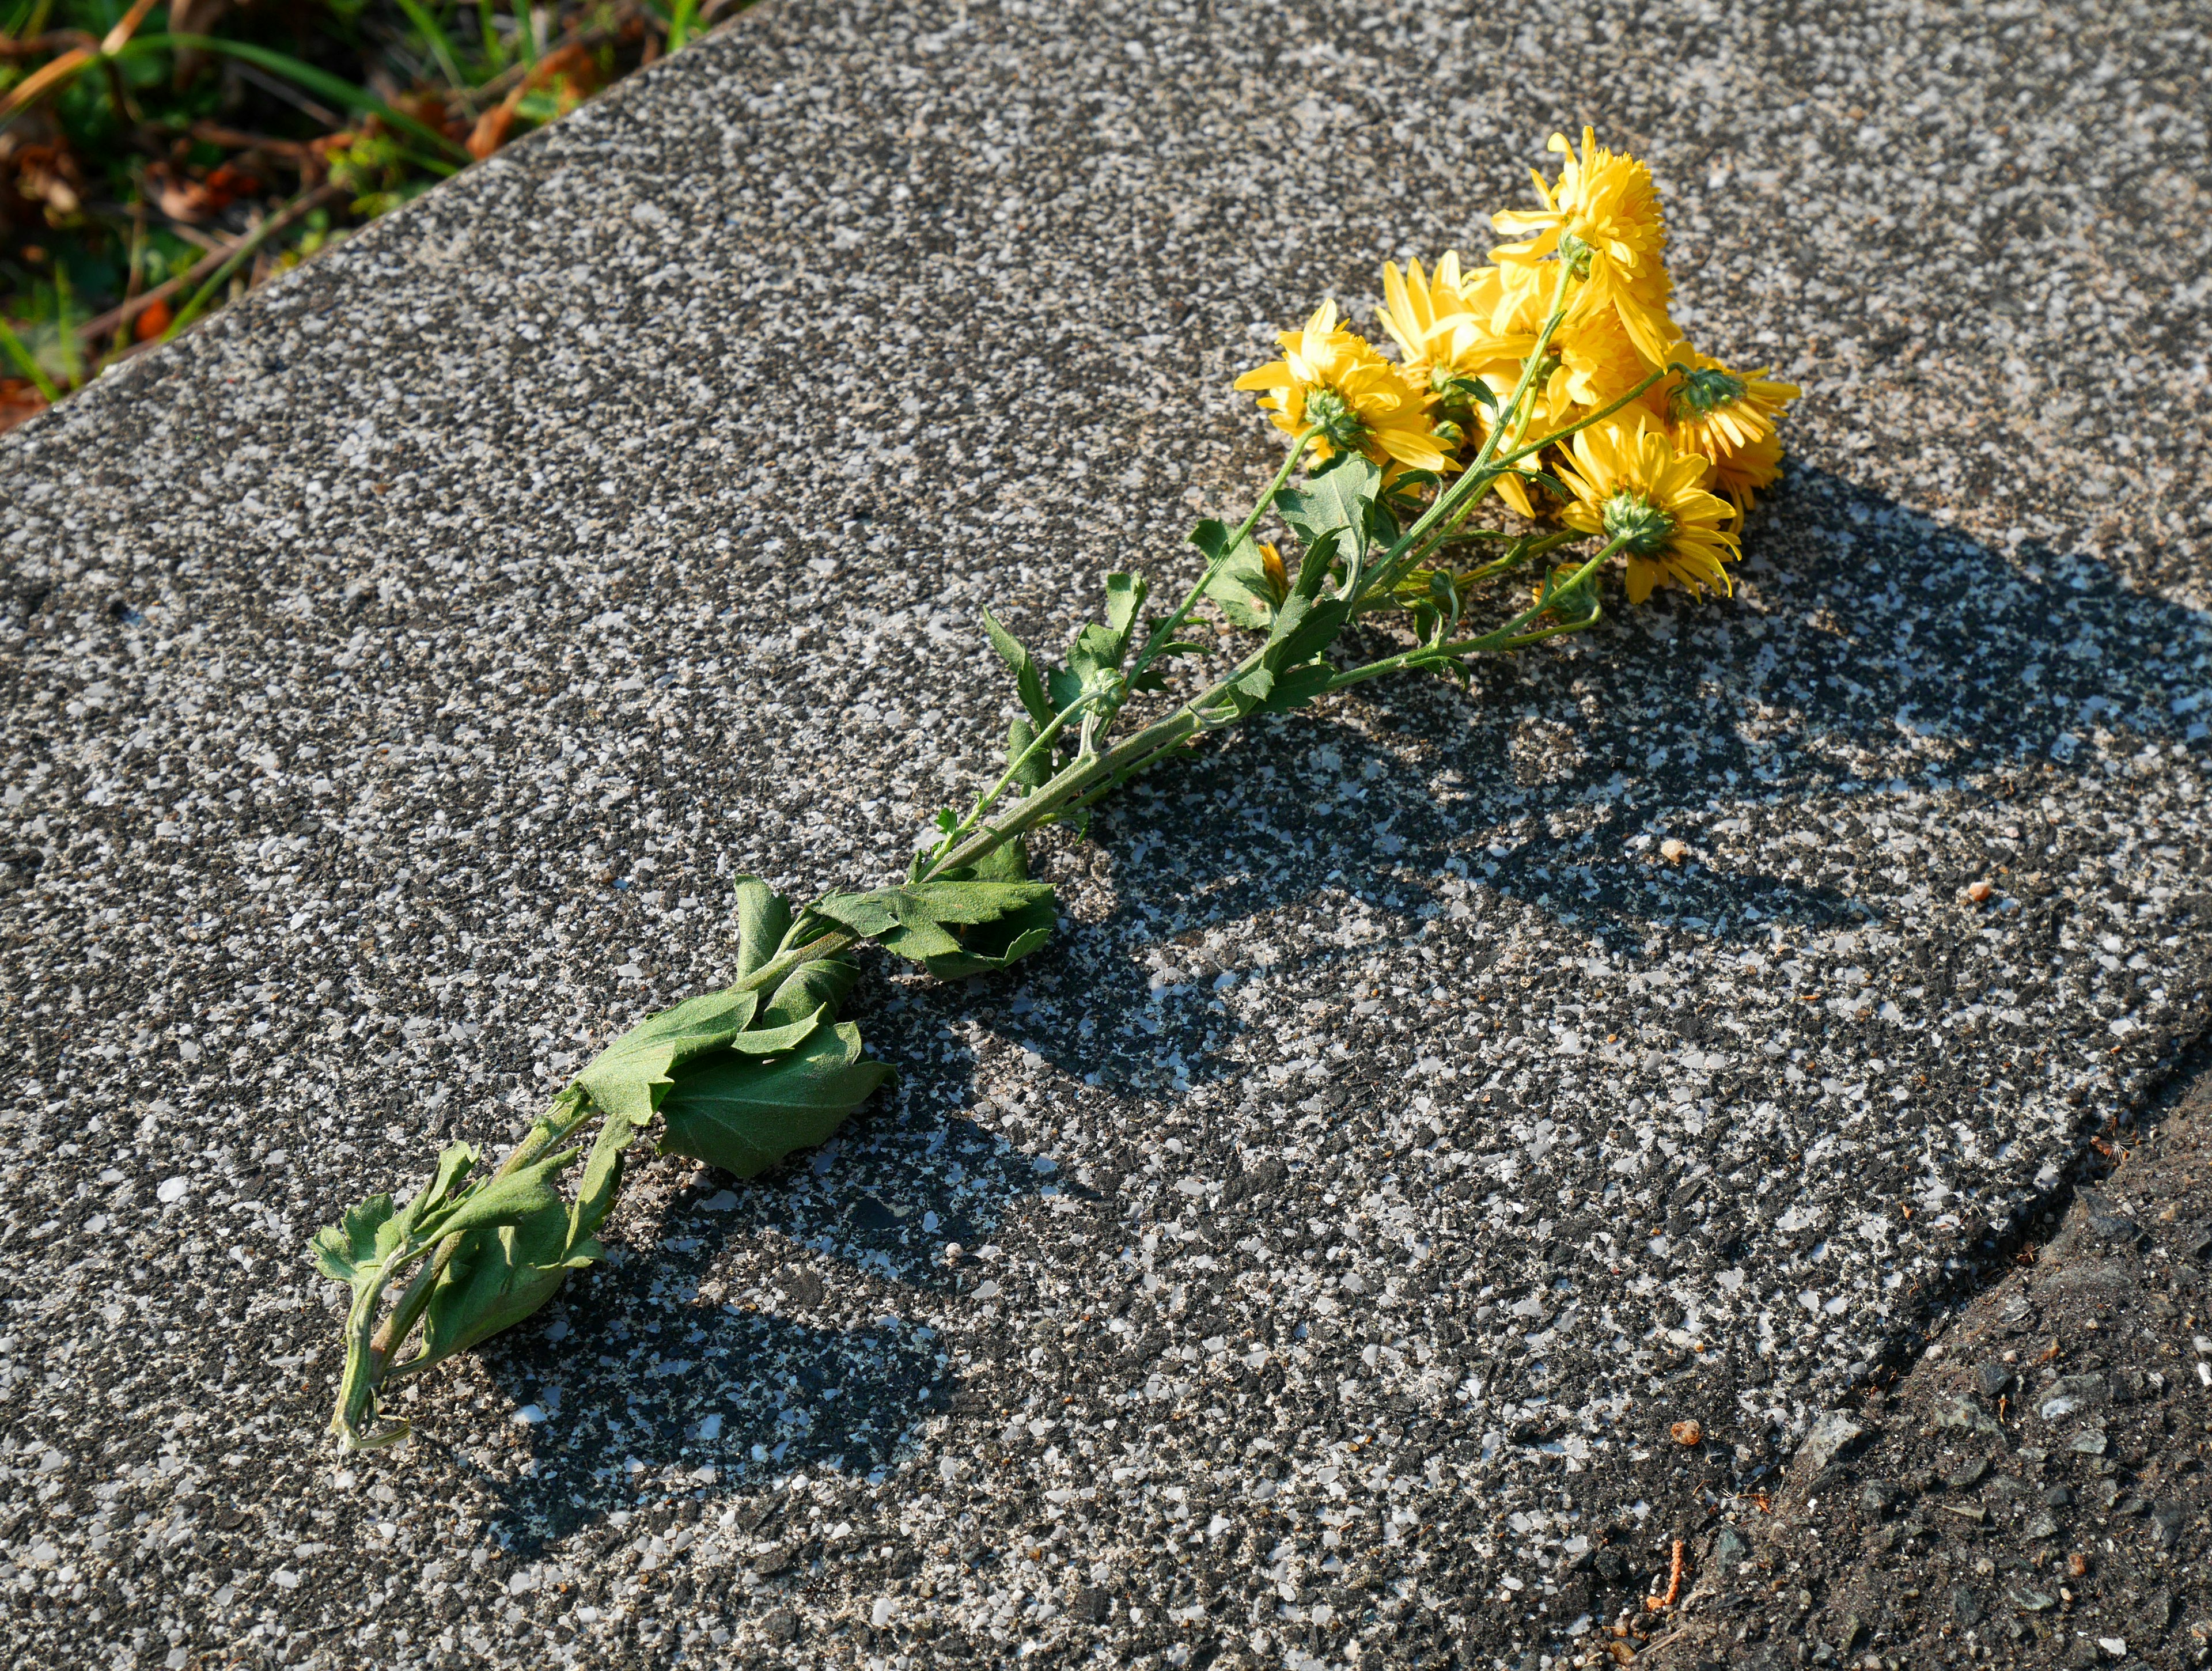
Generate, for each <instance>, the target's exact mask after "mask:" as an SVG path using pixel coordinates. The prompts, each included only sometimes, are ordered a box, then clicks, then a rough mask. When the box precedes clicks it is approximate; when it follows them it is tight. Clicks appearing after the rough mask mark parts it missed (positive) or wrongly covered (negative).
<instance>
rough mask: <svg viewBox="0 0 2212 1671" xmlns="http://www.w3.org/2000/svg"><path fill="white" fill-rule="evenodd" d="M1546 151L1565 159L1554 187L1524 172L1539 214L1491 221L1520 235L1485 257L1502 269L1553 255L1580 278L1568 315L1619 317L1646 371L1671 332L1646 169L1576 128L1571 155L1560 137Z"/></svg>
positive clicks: (1655, 207) (1668, 289) (1663, 237)
mask: <svg viewBox="0 0 2212 1671" xmlns="http://www.w3.org/2000/svg"><path fill="white" fill-rule="evenodd" d="M1549 149H1552V150H1553V151H1556V152H1558V153H1559V155H1561V156H1562V157H1564V158H1565V161H1564V162H1563V163H1562V164H1561V165H1560V167H1559V182H1558V184H1557V185H1546V184H1545V181H1544V177H1543V176H1542V175H1541V174H1540V173H1535V172H1534V170H1531V171H1530V175H1531V178H1532V179H1534V180H1535V182H1536V191H1537V194H1538V195H1539V196H1541V197H1542V198H1543V200H1544V207H1543V208H1541V209H1531V210H1517V209H1509V210H1502V211H1500V212H1499V213H1498V214H1497V215H1494V216H1492V217H1491V223H1492V225H1493V226H1495V227H1496V228H1498V230H1499V231H1500V232H1504V233H1517V234H1523V241H1522V242H1521V243H1518V244H1508V245H1505V246H1502V247H1500V248H1498V249H1495V250H1492V252H1491V258H1492V260H1493V261H1496V262H1498V264H1499V265H1500V266H1502V267H1519V268H1523V269H1528V268H1533V267H1534V266H1535V265H1536V264H1538V263H1540V262H1542V261H1545V260H1547V259H1548V258H1551V257H1553V256H1555V255H1556V256H1558V257H1559V258H1560V259H1562V260H1564V261H1566V262H1568V263H1570V264H1573V265H1575V266H1577V268H1581V267H1582V265H1583V263H1585V262H1587V264H1588V265H1587V270H1586V276H1584V278H1583V281H1582V283H1580V284H1578V285H1577V286H1576V287H1575V289H1574V290H1573V292H1572V294H1571V298H1570V303H1569V306H1570V311H1571V314H1572V315H1573V316H1574V317H1577V318H1583V317H1587V316H1589V315H1590V314H1593V313H1603V312H1605V311H1607V310H1608V309H1610V310H1611V311H1612V312H1613V313H1617V314H1618V315H1619V316H1620V323H1621V325H1623V326H1624V327H1625V328H1626V330H1627V331H1628V334H1629V336H1630V337H1631V338H1632V340H1633V341H1634V342H1635V343H1636V345H1637V347H1638V349H1641V350H1642V352H1643V353H1644V355H1645V357H1646V358H1647V359H1649V360H1650V362H1651V363H1652V364H1653V365H1655V366H1656V365H1658V364H1660V363H1661V362H1662V356H1663V355H1665V353H1666V349H1667V345H1668V343H1669V342H1671V341H1672V340H1673V339H1674V335H1675V332H1674V329H1673V327H1672V326H1671V325H1669V324H1668V319H1667V304H1668V299H1669V298H1670V296H1671V295H1673V292H1674V285H1673V282H1672V281H1671V280H1670V279H1669V278H1668V276H1667V263H1666V253H1667V223H1666V220H1665V217H1664V216H1663V215H1662V212H1661V209H1660V204H1659V188H1658V187H1657V186H1656V185H1655V184H1653V182H1652V179H1651V170H1650V168H1649V167H1646V166H1645V165H1644V164H1643V163H1641V162H1639V161H1637V160H1636V159H1635V158H1634V157H1632V156H1629V155H1626V153H1624V152H1618V151H1613V150H1608V149H1606V148H1605V147H1604V146H1602V145H1600V144H1599V143H1597V137H1596V135H1595V133H1594V132H1593V131H1591V130H1590V129H1589V128H1584V129H1583V149H1582V155H1580V156H1577V155H1575V152H1574V149H1573V148H1572V147H1571V145H1569V144H1568V143H1567V137H1566V136H1565V134H1562V133H1555V134H1553V136H1552V140H1551V144H1550V147H1549Z"/></svg>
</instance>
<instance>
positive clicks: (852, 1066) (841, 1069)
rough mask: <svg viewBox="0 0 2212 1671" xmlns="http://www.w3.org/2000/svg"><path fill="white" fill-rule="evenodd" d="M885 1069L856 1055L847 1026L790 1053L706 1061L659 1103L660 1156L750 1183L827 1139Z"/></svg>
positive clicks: (856, 1040)
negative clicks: (790, 1156)
mask: <svg viewBox="0 0 2212 1671" xmlns="http://www.w3.org/2000/svg"><path fill="white" fill-rule="evenodd" d="M889 1074H890V1068H889V1067H888V1066H885V1065H884V1064H883V1063H882V1062H875V1061H869V1060H866V1058H865V1057H864V1056H863V1055H862V1054H861V1049H860V1029H859V1028H857V1027H855V1026H854V1025H853V1024H852V1023H850V1022H842V1023H840V1024H838V1025H836V1027H829V1028H824V1029H823V1030H821V1031H819V1032H818V1033H817V1034H816V1035H815V1036H814V1037H813V1038H812V1039H811V1040H809V1041H808V1042H807V1044H806V1047H805V1048H804V1049H802V1050H799V1051H798V1052H797V1053H796V1054H792V1055H788V1056H783V1057H779V1058H775V1059H773V1060H769V1059H763V1058H759V1057H735V1056H720V1057H717V1058H714V1060H709V1061H706V1062H702V1063H701V1064H699V1065H698V1066H696V1067H692V1068H687V1069H686V1070H685V1071H684V1072H682V1073H680V1074H679V1075H678V1078H677V1083H676V1084H675V1085H673V1086H671V1089H670V1091H669V1092H668V1095H667V1097H666V1098H665V1100H664V1101H663V1102H662V1103H661V1108H660V1113H661V1119H662V1121H663V1122H664V1124H665V1128H666V1134H665V1136H664V1137H663V1138H662V1139H661V1141H660V1147H661V1151H662V1152H664V1153H666V1154H678V1155H688V1156H690V1158H692V1159H694V1160H702V1161H704V1162H706V1163H707V1164H708V1165H710V1166H719V1167H720V1168H721V1169H722V1170H724V1171H726V1172H733V1173H735V1174H736V1175H737V1176H739V1177H741V1178H750V1177H751V1176H754V1175H755V1174H757V1173H759V1172H762V1171H764V1170H767V1169H768V1168H769V1167H771V1166H773V1165H775V1164H776V1163H777V1162H778V1161H781V1159H783V1158H784V1157H785V1156H787V1155H788V1154H790V1153H791V1152H792V1151H793V1150H795V1149H806V1148H811V1147H812V1146H814V1145H816V1144H818V1143H821V1142H823V1141H825V1140H827V1139H828V1138H829V1135H830V1133H833V1132H835V1131H836V1129H837V1127H840V1126H841V1125H842V1124H844V1122H845V1120H846V1117H847V1116H848V1115H850V1114H851V1113H852V1112H853V1110H854V1109H857V1108H858V1107H860V1104H861V1103H863V1102H865V1101H866V1100H867V1097H868V1096H869V1094H870V1093H871V1092H872V1091H874V1090H875V1088H876V1087H877V1086H878V1085H881V1084H882V1083H883V1082H884V1079H885V1078H886V1077H887V1076H888V1075H889Z"/></svg>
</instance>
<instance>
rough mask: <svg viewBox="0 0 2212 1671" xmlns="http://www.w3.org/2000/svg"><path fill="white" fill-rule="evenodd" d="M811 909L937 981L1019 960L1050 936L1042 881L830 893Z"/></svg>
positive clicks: (1050, 909)
mask: <svg viewBox="0 0 2212 1671" xmlns="http://www.w3.org/2000/svg"><path fill="white" fill-rule="evenodd" d="M814 909H815V910H816V911H817V912H818V913H819V914H822V915H823V916H825V917H827V918H829V920H830V921H833V922H836V923H839V924H842V926H843V927H847V928H848V929H850V930H851V931H852V932H853V933H855V934H859V935H860V936H861V937H862V938H864V939H872V940H874V941H876V942H877V943H878V945H881V946H883V948H884V950H885V951H890V952H894V953H896V955H898V956H899V957H906V958H909V959H911V960H912V961H914V962H915V963H921V964H922V965H923V966H924V967H925V968H927V969H928V970H929V971H930V973H931V974H933V975H939V976H940V977H942V978H944V979H945V980H958V979H960V978H962V977H963V975H974V974H978V973H981V971H982V970H984V969H1002V968H1004V967H1005V966H1006V964H1007V963H1012V961H1013V960H1014V959H1015V958H1017V957H1024V956H1026V955H1027V954H1028V953H1030V951H1035V950H1036V948H1037V947H1038V946H1039V945H1042V944H1043V943H1044V941H1045V939H1048V938H1049V937H1050V934H1051V930H1052V925H1053V922H1054V906H1053V893H1052V888H1051V885H1050V884H1047V883H1042V882H1016V881H994V880H982V879H974V880H964V881H953V880H945V881H937V882H920V883H912V884H908V885H907V886H904V887H899V888H878V889H877V890H875V891H874V892H872V893H866V894H833V895H831V896H829V898H827V899H825V900H823V901H822V902H820V903H819V904H817V905H816V906H815V907H814ZM999 924H1004V925H1006V926H1005V927H1004V928H1003V929H1002V930H1000V932H993V933H979V932H978V931H979V930H980V929H982V928H984V927H987V926H990V925H999ZM956 930H957V931H958V932H957V933H956V932H955V931H956Z"/></svg>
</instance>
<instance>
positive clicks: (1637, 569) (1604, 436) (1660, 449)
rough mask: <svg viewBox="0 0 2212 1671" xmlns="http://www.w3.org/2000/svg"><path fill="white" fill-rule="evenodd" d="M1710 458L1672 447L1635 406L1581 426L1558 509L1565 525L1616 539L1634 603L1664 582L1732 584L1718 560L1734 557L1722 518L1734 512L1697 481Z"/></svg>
mask: <svg viewBox="0 0 2212 1671" xmlns="http://www.w3.org/2000/svg"><path fill="white" fill-rule="evenodd" d="M1710 467H1711V466H1710V464H1709V461H1708V460H1706V459H1704V458H1702V457H1700V456H1699V455H1698V454H1697V453H1676V452H1675V451H1674V443H1673V442H1672V441H1668V439H1667V437H1666V436H1665V435H1664V434H1661V433H1660V432H1659V431H1657V430H1656V429H1654V428H1651V427H1650V422H1649V420H1648V419H1646V418H1645V417H1644V415H1643V414H1642V413H1640V412H1638V413H1636V414H1634V415H1633V417H1632V421H1631V422H1627V423H1625V424H1624V423H1620V422H1611V421H1608V422H1604V423H1601V424H1596V425H1594V426H1593V427H1592V428H1588V429H1584V430H1582V431H1581V432H1579V433H1578V434H1577V435H1576V436H1575V439H1574V458H1573V461H1572V463H1571V464H1570V465H1566V466H1564V467H1563V468H1562V469H1561V471H1560V472H1559V475H1560V479H1561V481H1562V483H1563V484H1564V485H1565V487H1566V488H1567V489H1568V490H1569V491H1570V492H1571V493H1572V494H1573V495H1575V499H1574V502H1573V503H1572V504H1571V505H1569V506H1568V507H1566V508H1565V510H1563V511H1562V512H1560V513H1559V520H1561V521H1562V522H1564V523H1565V524H1566V525H1567V526H1569V527H1570V528H1574V529H1577V530H1579V531H1580V532H1583V533H1586V534H1598V535H1601V536H1603V537H1604V538H1607V539H1608V540H1615V539H1617V540H1619V541H1620V550H1621V553H1622V555H1623V556H1626V558H1627V559H1628V597H1629V601H1630V602H1632V603H1637V604H1640V603H1642V602H1643V601H1644V599H1647V598H1649V597H1650V595H1651V589H1652V587H1654V586H1657V585H1659V584H1660V583H1661V582H1662V581H1664V580H1670V579H1671V580H1674V581H1675V582H1676V583H1678V584H1679V585H1681V586H1687V587H1688V588H1689V589H1690V590H1691V591H1692V592H1694V591H1697V590H1698V589H1699V587H1701V586H1710V587H1711V588H1712V589H1713V590H1714V591H1716V592H1727V591H1730V590H1732V589H1733V588H1732V587H1731V586H1730V584H1729V577H1728V570H1727V569H1726V568H1724V567H1723V564H1725V563H1728V562H1733V561H1734V560H1735V558H1736V557H1737V556H1740V555H1741V553H1740V551H1739V550H1738V549H1737V545H1736V537H1735V535H1734V534H1732V533H1729V532H1725V531H1724V530H1723V527H1722V524H1723V523H1725V522H1726V521H1727V520H1729V517H1730V516H1731V515H1732V514H1733V513H1732V512H1731V511H1730V510H1729V507H1728V505H1727V504H1726V502H1725V501H1722V500H1720V499H1717V498H1715V497H1714V496H1713V495H1711V494H1710V493H1707V492H1706V491H1705V489H1704V488H1703V487H1701V486H1699V483H1701V482H1703V481H1704V480H1705V476H1706V472H1707V471H1708V470H1709V469H1710Z"/></svg>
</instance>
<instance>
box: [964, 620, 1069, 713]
mask: <svg viewBox="0 0 2212 1671" xmlns="http://www.w3.org/2000/svg"><path fill="white" fill-rule="evenodd" d="M983 630H984V631H985V632H986V633H987V634H989V635H990V639H991V647H992V648H993V649H994V650H996V651H997V652H998V653H999V655H1000V659H1002V660H1003V661H1005V663H1006V665H1007V666H1009V667H1011V668H1012V669H1013V670H1014V694H1015V695H1016V696H1019V697H1020V698H1021V702H1022V708H1023V709H1024V712H1026V713H1027V714H1029V716H1030V724H1031V725H1033V726H1036V728H1037V729H1038V730H1039V731H1042V730H1043V729H1044V728H1045V727H1046V726H1048V725H1050V724H1051V723H1052V716H1053V715H1054V714H1056V713H1058V712H1059V711H1060V708H1065V707H1066V706H1067V704H1066V702H1057V701H1055V702H1050V703H1048V702H1046V700H1045V687H1044V679H1043V676H1042V672H1041V671H1040V670H1039V668H1038V666H1037V660H1036V657H1035V656H1033V655H1031V654H1030V651H1029V647H1028V646H1027V645H1025V644H1024V643H1023V642H1022V641H1021V640H1020V639H1018V638H1016V637H1015V636H1014V635H1013V634H1012V633H1010V632H1008V631H1007V630H1006V629H1005V628H1004V627H1002V626H1000V624H999V618H998V617H996V616H994V615H993V614H992V613H991V611H988V610H985V611H983Z"/></svg>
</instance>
